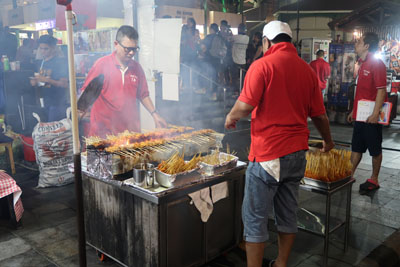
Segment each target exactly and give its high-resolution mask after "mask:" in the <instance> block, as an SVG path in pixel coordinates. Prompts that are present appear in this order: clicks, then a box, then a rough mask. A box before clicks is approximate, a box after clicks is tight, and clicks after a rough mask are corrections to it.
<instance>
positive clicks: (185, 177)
mask: <svg viewBox="0 0 400 267" xmlns="http://www.w3.org/2000/svg"><path fill="white" fill-rule="evenodd" d="M198 169H199V168H195V169H193V170H190V171H187V172H181V173H177V174H167V173H164V172H161V171H159V170H158V169H155V175H156V181H157V183H159V184H160V185H161V186H163V187H167V188H172V187H180V186H183V185H186V184H191V183H193V182H196V181H198V180H199V179H201V177H200V175H199V174H198V172H197V170H198Z"/></svg>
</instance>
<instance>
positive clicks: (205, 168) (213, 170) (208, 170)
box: [200, 152, 239, 176]
mask: <svg viewBox="0 0 400 267" xmlns="http://www.w3.org/2000/svg"><path fill="white" fill-rule="evenodd" d="M227 156H230V157H233V159H232V160H230V161H226V162H224V163H222V164H219V165H210V164H207V163H205V162H200V173H201V174H204V175H206V176H212V175H215V174H218V173H221V172H224V171H226V170H229V169H232V168H235V167H236V164H237V161H238V159H239V158H238V157H235V156H233V155H230V154H226V153H223V152H220V153H219V158H220V159H221V158H223V157H227Z"/></svg>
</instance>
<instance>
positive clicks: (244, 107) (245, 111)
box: [225, 100, 254, 129]
mask: <svg viewBox="0 0 400 267" xmlns="http://www.w3.org/2000/svg"><path fill="white" fill-rule="evenodd" d="M253 109H254V107H253V106H252V105H249V104H246V103H244V102H242V101H240V100H237V101H236V103H235V105H234V106H233V108H232V110H231V111H230V112H229V114H228V115H227V116H226V120H225V128H226V129H233V128H236V122H237V121H238V120H240V119H241V118H243V117H246V116H247V115H249V114H250V112H252V111H253Z"/></svg>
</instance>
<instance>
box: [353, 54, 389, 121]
mask: <svg viewBox="0 0 400 267" xmlns="http://www.w3.org/2000/svg"><path fill="white" fill-rule="evenodd" d="M360 62H361V66H360V68H359V70H358V78H357V87H356V95H355V97H354V106H353V119H356V116H357V106H358V101H359V100H363V99H365V100H371V101H375V100H376V95H377V93H378V90H379V89H385V90H386V66H385V64H384V63H383V62H382V60H380V59H379V58H376V57H374V54H372V53H369V54H368V55H367V58H366V59H365V61H362V60H360ZM385 101H387V96H386V98H385Z"/></svg>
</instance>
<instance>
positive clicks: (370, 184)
mask: <svg viewBox="0 0 400 267" xmlns="http://www.w3.org/2000/svg"><path fill="white" fill-rule="evenodd" d="M376 189H379V184H377V183H376V182H375V181H373V180H371V179H368V180H367V181H365V183H363V184H360V191H359V192H360V194H361V195H365V194H368V193H369V192H372V191H375V190H376Z"/></svg>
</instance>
